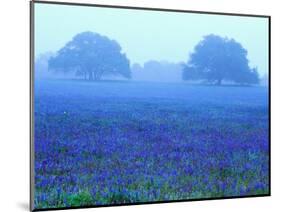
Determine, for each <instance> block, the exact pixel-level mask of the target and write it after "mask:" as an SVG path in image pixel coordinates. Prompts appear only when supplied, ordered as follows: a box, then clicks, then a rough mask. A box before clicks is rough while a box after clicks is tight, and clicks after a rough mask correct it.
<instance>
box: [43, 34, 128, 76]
mask: <svg viewBox="0 0 281 212" xmlns="http://www.w3.org/2000/svg"><path fill="white" fill-rule="evenodd" d="M48 66H49V69H50V70H55V71H62V72H70V71H74V72H75V73H76V74H77V75H82V76H84V78H85V79H86V78H87V79H88V80H100V79H101V78H102V77H103V76H104V75H119V76H123V77H125V78H131V70H130V62H129V60H128V59H127V57H126V54H124V53H122V52H121V47H120V45H119V44H118V43H117V42H116V41H115V40H110V39H109V38H108V37H106V36H102V35H100V34H98V33H93V32H83V33H79V34H77V35H76V36H74V37H73V39H72V40H71V41H70V42H68V43H67V44H66V45H65V46H64V47H63V48H61V49H60V50H59V51H58V52H57V54H56V56H54V57H51V58H50V59H49V62H48Z"/></svg>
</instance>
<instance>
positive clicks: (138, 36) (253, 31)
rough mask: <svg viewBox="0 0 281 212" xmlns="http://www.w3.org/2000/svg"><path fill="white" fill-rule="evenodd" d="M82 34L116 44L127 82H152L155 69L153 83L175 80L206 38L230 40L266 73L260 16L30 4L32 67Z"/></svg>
mask: <svg viewBox="0 0 281 212" xmlns="http://www.w3.org/2000/svg"><path fill="white" fill-rule="evenodd" d="M83 31H92V32H96V33H99V34H101V35H105V36H107V37H109V38H110V39H114V40H116V41H117V42H118V43H119V44H120V46H121V48H122V52H123V53H125V54H126V56H127V57H128V59H129V60H130V65H131V68H132V80H134V79H135V80H153V79H155V75H156V74H157V72H160V69H161V77H160V78H157V80H160V81H166V80H167V79H170V80H171V81H179V80H180V78H179V75H180V73H179V72H180V71H179V67H180V65H179V64H180V63H182V62H187V61H188V59H189V55H190V53H191V52H192V51H193V50H194V47H195V45H196V44H197V43H198V42H199V41H200V40H202V38H203V36H205V35H208V34H216V35H219V36H221V37H228V38H234V39H235V40H236V41H238V42H239V43H241V44H242V46H243V47H244V48H245V49H246V50H247V51H248V59H249V63H250V66H251V67H257V70H258V72H259V75H260V76H264V75H267V73H268V20H267V19H265V18H256V17H238V16H222V15H208V14H193V13H170V12H161V11H144V10H127V9H112V8H95V7H83V6H68V5H51V4H43V3H36V4H35V56H36V67H39V66H40V67H45V69H46V66H45V65H46V64H45V65H44V60H45V59H44V58H42V55H43V56H44V55H45V56H48V52H52V53H53V54H55V53H56V52H57V51H58V50H59V49H60V48H62V47H63V46H64V45H65V44H66V43H67V42H69V41H70V40H71V39H72V38H73V36H75V35H76V34H77V33H81V32H83ZM46 53H47V54H46ZM40 61H41V62H40ZM149 61H157V62H159V64H158V67H157V68H156V69H155V70H153V71H152V70H150V69H151V68H149V66H148V65H149V63H150V62H149ZM163 61H164V62H163ZM167 66H169V67H170V68H171V70H167ZM162 68H163V70H162ZM45 69H44V70H45ZM39 72H40V73H39ZM45 72H46V70H45V71H38V73H37V76H38V77H47V78H52V77H54V76H53V74H51V73H48V72H46V73H45ZM172 73H174V75H173V74H172ZM56 76H57V77H72V76H65V75H56ZM109 78H112V77H109ZM155 80H156V79H155Z"/></svg>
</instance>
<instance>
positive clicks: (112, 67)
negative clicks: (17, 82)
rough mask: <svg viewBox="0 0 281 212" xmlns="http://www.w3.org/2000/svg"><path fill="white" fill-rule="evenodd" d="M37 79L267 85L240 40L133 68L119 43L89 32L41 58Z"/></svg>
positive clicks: (213, 39)
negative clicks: (183, 59)
mask: <svg viewBox="0 0 281 212" xmlns="http://www.w3.org/2000/svg"><path fill="white" fill-rule="evenodd" d="M35 70H36V71H35V77H36V76H37V77H42V78H45V77H46V78H49V77H54V74H56V75H57V74H60V75H63V76H66V77H71V78H73V77H80V78H83V79H85V80H90V81H98V80H101V79H106V78H108V77H111V78H123V79H133V80H142V81H169V82H171V81H172V82H176V81H182V80H185V81H193V82H204V83H212V84H218V85H220V84H222V83H223V82H229V83H236V84H259V83H260V84H264V85H266V84H267V83H268V82H267V81H268V79H267V78H268V77H267V75H265V76H263V77H260V76H259V74H258V71H257V68H251V67H250V66H249V61H248V59H247V50H246V49H244V48H243V46H242V45H241V44H240V43H238V42H237V41H235V40H234V39H229V38H223V37H220V36H217V35H213V34H210V35H207V36H205V37H204V38H203V39H202V40H201V41H200V42H199V43H198V44H197V45H196V46H195V48H194V50H193V52H192V53H190V55H189V58H188V60H187V62H186V63H184V62H182V63H170V62H167V61H155V60H151V61H147V62H146V63H144V64H143V65H141V64H137V63H135V64H132V65H130V61H129V59H128V58H127V55H126V54H125V53H124V52H122V48H121V46H120V45H119V44H118V42H117V41H115V40H111V39H109V38H108V37H106V36H102V35H100V34H98V33H93V32H83V33H79V34H77V35H76V36H74V37H73V39H72V40H71V41H69V42H68V43H66V45H65V46H64V47H63V48H61V49H60V50H59V51H58V52H56V53H46V54H44V55H40V57H38V58H37V60H36V62H35Z"/></svg>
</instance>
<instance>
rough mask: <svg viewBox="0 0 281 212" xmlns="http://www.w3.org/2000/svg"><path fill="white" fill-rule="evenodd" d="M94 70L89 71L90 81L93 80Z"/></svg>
mask: <svg viewBox="0 0 281 212" xmlns="http://www.w3.org/2000/svg"><path fill="white" fill-rule="evenodd" d="M93 79H94V78H93V72H92V71H90V72H89V81H93Z"/></svg>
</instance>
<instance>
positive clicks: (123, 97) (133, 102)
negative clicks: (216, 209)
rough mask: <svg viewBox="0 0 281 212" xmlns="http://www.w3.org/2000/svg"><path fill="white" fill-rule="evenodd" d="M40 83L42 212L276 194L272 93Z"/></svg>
mask: <svg viewBox="0 0 281 212" xmlns="http://www.w3.org/2000/svg"><path fill="white" fill-rule="evenodd" d="M35 83H36V84H35V200H34V201H35V208H52V207H68V206H87V205H105V204H122V203H136V202H150V201H166V200H182V199H198V198H215V197H230V196H244V195H257V194H267V193H268V189H269V188H268V186H269V185H268V181H269V176H268V169H269V167H268V160H269V158H268V148H269V147H268V127H269V126H268V104H267V102H268V94H267V88H266V87H259V86H257V87H235V86H232V87H231V86H199V85H197V86H195V85H194V86H192V85H188V84H185V83H155V82H154V83H149V82H147V83H144V82H143V83H141V82H121V81H120V82H118V81H117V82H116V81H115V82H110V81H107V82H106V81H103V82H95V83H94V82H86V81H79V80H49V81H48V80H45V81H36V82H35Z"/></svg>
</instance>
